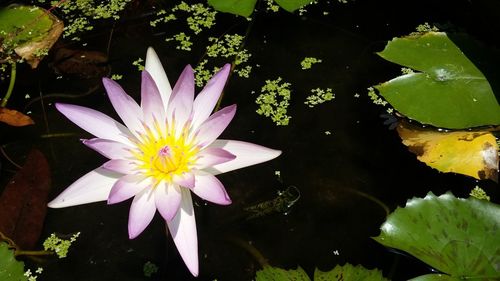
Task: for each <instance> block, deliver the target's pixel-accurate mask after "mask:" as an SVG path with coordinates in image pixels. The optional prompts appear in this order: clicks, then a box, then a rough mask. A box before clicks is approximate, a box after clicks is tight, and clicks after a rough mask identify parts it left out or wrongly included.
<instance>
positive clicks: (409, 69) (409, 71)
mask: <svg viewBox="0 0 500 281" xmlns="http://www.w3.org/2000/svg"><path fill="white" fill-rule="evenodd" d="M401 73H403V74H404V75H407V74H412V73H415V72H414V71H413V69H411V68H408V67H401Z"/></svg>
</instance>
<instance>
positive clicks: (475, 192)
mask: <svg viewBox="0 0 500 281" xmlns="http://www.w3.org/2000/svg"><path fill="white" fill-rule="evenodd" d="M469 195H470V196H472V197H475V198H477V199H480V200H486V201H490V197H489V196H488V194H486V192H485V191H484V190H483V189H482V188H480V187H479V186H476V187H474V189H472V190H471V192H470V194H469Z"/></svg>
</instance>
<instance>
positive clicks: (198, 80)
mask: <svg viewBox="0 0 500 281" xmlns="http://www.w3.org/2000/svg"><path fill="white" fill-rule="evenodd" d="M207 63H208V60H203V61H201V62H200V63H199V64H198V65H197V66H196V68H195V69H194V73H195V78H194V82H195V84H196V86H198V87H200V88H201V87H203V86H204V85H205V84H206V83H207V82H208V80H210V78H212V76H213V75H214V74H215V73H217V72H218V71H219V69H220V67H214V68H213V69H212V71H211V72H210V70H208V69H206V68H205V65H206V64H207Z"/></svg>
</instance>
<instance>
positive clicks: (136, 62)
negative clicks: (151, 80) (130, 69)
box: [132, 58, 144, 71]
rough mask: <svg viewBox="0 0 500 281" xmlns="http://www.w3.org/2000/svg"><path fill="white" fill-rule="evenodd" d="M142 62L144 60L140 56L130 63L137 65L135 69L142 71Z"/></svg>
mask: <svg viewBox="0 0 500 281" xmlns="http://www.w3.org/2000/svg"><path fill="white" fill-rule="evenodd" d="M143 62H144V60H143V59H142V58H138V59H136V60H135V61H133V62H132V65H135V66H137V69H138V70H139V71H143V70H144V65H143V64H142V63H143Z"/></svg>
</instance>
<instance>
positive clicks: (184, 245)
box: [167, 188, 199, 276]
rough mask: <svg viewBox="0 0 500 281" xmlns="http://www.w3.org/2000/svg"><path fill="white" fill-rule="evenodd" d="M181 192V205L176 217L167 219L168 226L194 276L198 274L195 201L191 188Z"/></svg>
mask: <svg viewBox="0 0 500 281" xmlns="http://www.w3.org/2000/svg"><path fill="white" fill-rule="evenodd" d="M181 192H182V200H181V206H180V208H179V210H178V211H177V214H176V215H175V217H174V218H173V219H172V220H171V221H167V226H168V229H169V230H170V233H171V234H172V238H173V239H174V243H175V246H176V247H177V251H179V254H180V255H181V257H182V259H183V260H184V263H185V264H186V266H187V268H188V269H189V271H190V272H191V274H193V276H198V270H199V269H198V237H197V234H196V219H195V216H194V210H193V201H192V200H191V192H190V191H189V189H187V188H181Z"/></svg>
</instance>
